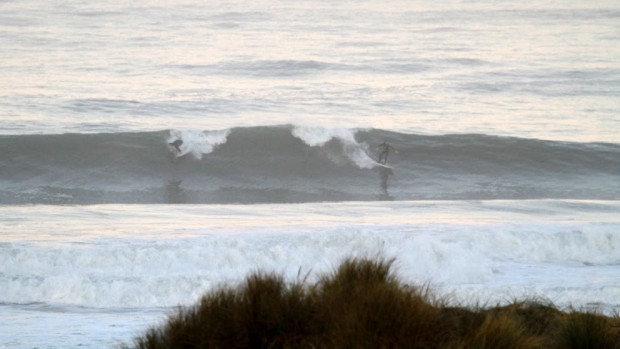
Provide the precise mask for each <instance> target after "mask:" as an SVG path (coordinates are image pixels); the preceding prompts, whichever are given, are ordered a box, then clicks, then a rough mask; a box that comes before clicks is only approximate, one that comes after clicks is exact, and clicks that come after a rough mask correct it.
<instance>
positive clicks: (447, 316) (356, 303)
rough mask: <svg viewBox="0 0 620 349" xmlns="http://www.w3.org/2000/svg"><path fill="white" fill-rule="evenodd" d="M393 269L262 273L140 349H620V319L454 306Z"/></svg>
mask: <svg viewBox="0 0 620 349" xmlns="http://www.w3.org/2000/svg"><path fill="white" fill-rule="evenodd" d="M392 266H393V260H383V259H374V260H373V259H367V258H361V259H347V260H345V261H344V262H343V263H342V264H341V265H340V266H339V267H338V268H337V269H336V270H335V271H334V272H333V273H331V274H328V275H325V276H323V277H320V278H319V279H318V281H317V282H316V283H314V284H307V283H306V282H305V280H302V281H298V282H294V283H287V282H285V281H284V279H283V278H282V277H281V276H278V275H275V274H267V273H260V272H259V273H253V274H251V275H249V276H248V277H247V278H246V280H245V281H244V282H243V283H242V284H240V285H239V286H237V287H222V288H219V289H217V290H214V291H212V292H209V293H207V294H205V295H204V296H203V297H202V299H201V300H200V302H199V303H198V304H197V305H195V306H193V307H186V308H179V309H178V311H177V312H176V313H175V314H173V315H171V316H170V318H169V319H168V321H167V323H166V324H165V325H164V326H162V327H160V328H152V329H150V330H148V331H147V332H146V333H145V334H144V335H143V336H141V337H139V338H137V339H136V340H135V343H134V348H139V349H147V348H148V349H160V348H167V349H174V348H445V349H447V348H457V349H484V348H489V349H490V348H508V349H530V348H531V349H536V348H603V349H605V348H613V349H620V344H619V343H620V318H618V317H617V316H616V317H605V316H602V315H598V314H594V313H588V312H575V311H573V312H570V313H565V312H562V311H560V310H559V309H557V308H556V307H555V306H553V305H552V304H551V303H550V302H546V301H542V300H526V301H513V302H512V303H511V304H508V305H504V306H496V307H486V308H484V307H479V308H476V309H470V308H466V307H454V306H449V305H448V302H446V301H445V300H441V299H438V298H437V297H435V296H434V295H433V294H432V292H431V291H430V289H429V288H428V287H427V286H421V287H415V286H409V285H406V284H404V283H402V282H400V281H399V280H398V278H397V277H396V276H395V275H394V273H393V272H392Z"/></svg>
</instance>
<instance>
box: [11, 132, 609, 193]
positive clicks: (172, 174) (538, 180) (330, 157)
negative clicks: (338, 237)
mask: <svg viewBox="0 0 620 349" xmlns="http://www.w3.org/2000/svg"><path fill="white" fill-rule="evenodd" d="M175 139H182V140H183V141H184V143H183V144H182V145H181V153H180V157H178V158H175V157H174V156H173V155H172V153H171V152H170V149H169V147H168V145H167V143H168V142H172V141H173V140H175ZM384 141H387V142H388V143H389V144H391V145H392V146H394V148H395V151H392V152H391V153H390V155H389V159H388V165H390V167H391V168H385V167H382V166H380V165H379V164H378V163H377V162H376V160H377V153H378V146H379V145H380V144H381V143H382V142H384ZM0 148H1V149H3V151H2V154H0V203H1V204H99V203H240V204H250V203H294V202H315V201H353V200H358V201H366V200H426V199H434V200H438V199H439V200H490V199H512V200H514V199H545V198H553V199H598V200H618V199H620V145H617V144H610V143H569V142H554V141H542V140H535V139H523V138H509V137H495V136H487V135H477V134H471V135H443V136H425V135H413V134H403V133H396V132H389V131H385V130H379V129H370V130H354V129H327V128H321V127H298V126H290V125H286V126H265V127H249V128H233V129H229V130H217V131H191V130H168V131H160V132H142V133H110V134H62V135H16V136H0Z"/></svg>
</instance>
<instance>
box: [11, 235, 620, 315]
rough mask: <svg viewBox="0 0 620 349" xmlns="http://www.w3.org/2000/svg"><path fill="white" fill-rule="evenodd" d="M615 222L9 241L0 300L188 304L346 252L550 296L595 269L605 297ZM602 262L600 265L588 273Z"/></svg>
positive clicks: (320, 264) (459, 280) (330, 261)
mask: <svg viewBox="0 0 620 349" xmlns="http://www.w3.org/2000/svg"><path fill="white" fill-rule="evenodd" d="M615 228H616V227H606V226H597V225H582V226H575V227H573V226H567V225H564V224H559V225H558V224H553V225H551V224H550V225H530V224H526V223H524V224H521V225H511V224H507V225H506V224H501V225H485V226H478V225H474V226H471V225H454V224H422V225H381V224H373V225H368V224H360V225H356V224H350V223H347V224H346V225H339V224H331V225H329V226H321V227H306V228H303V227H302V228H291V227H280V228H276V227H272V228H258V229H253V228H250V229H247V228H244V229H243V231H241V232H240V231H233V230H224V231H222V230H218V231H211V230H204V229H197V230H194V231H192V233H191V234H187V233H188V232H187V231H186V230H184V229H181V230H176V231H161V232H160V233H159V235H160V236H159V237H158V238H154V237H153V236H149V237H148V238H144V239H143V238H140V237H139V235H138V236H133V237H131V236H124V237H117V238H106V239H98V240H95V241H91V242H80V243H63V244H58V245H48V244H38V243H36V244H24V243H15V244H11V245H10V246H6V245H5V247H3V250H4V251H3V252H2V253H0V265H2V266H3V267H4V270H5V275H4V277H2V278H0V288H1V289H2V290H3V299H2V302H5V303H18V304H27V303H39V302H41V303H48V304H50V303H51V304H70V305H79V306H88V307H159V306H175V305H177V304H189V303H192V302H194V301H196V300H197V299H198V298H199V297H200V295H201V294H202V293H203V292H205V291H206V290H208V289H212V288H213V287H215V286H217V285H219V284H221V283H222V282H231V281H239V280H241V279H242V278H244V277H245V276H246V275H247V273H249V272H251V271H253V270H257V269H261V270H270V271H275V272H278V273H284V274H285V275H286V276H287V277H288V278H295V277H296V275H297V273H298V272H299V270H300V269H301V270H302V272H303V273H304V274H305V273H307V272H310V271H311V272H312V275H313V276H316V275H317V274H320V273H324V272H329V271H330V270H332V269H333V268H334V267H335V266H336V265H337V264H338V263H339V261H341V260H342V259H343V258H345V257H347V256H386V257H388V258H389V257H395V258H396V267H397V271H398V273H399V274H400V275H402V276H403V277H404V279H405V280H406V281H408V282H413V283H418V284H419V283H424V282H431V283H432V284H433V285H436V286H438V287H442V288H446V289H455V290H459V289H460V288H462V287H464V288H465V289H469V288H472V287H473V289H476V290H482V289H485V288H488V290H487V291H489V290H492V289H494V288H496V289H498V290H501V291H504V290H505V289H506V288H510V285H513V286H514V285H519V284H523V282H524V280H525V284H523V287H527V286H532V287H534V286H536V287H537V289H536V290H537V291H538V292H540V293H542V294H547V293H549V292H550V293H551V294H555V293H554V292H557V289H559V288H562V287H566V286H567V285H569V284H576V283H579V282H582V281H581V280H578V279H579V278H580V277H582V276H583V275H589V274H592V275H598V276H597V278H595V279H593V280H590V281H589V282H588V283H587V284H583V285H581V286H580V287H581V288H582V289H583V291H584V292H586V293H587V294H588V295H589V294H591V293H594V292H593V290H594V289H599V288H600V289H602V291H601V293H600V295H599V296H598V297H594V298H593V299H591V300H590V301H594V302H601V303H605V302H607V303H612V304H613V302H614V298H613V297H614V296H615V295H616V294H617V293H618V292H619V290H620V289H619V286H618V285H617V284H614V282H613V280H615V278H614V277H613V275H612V274H613V273H614V272H613V270H611V269H610V270H607V269H605V268H607V266H608V265H609V264H613V263H618V262H619V261H620V252H619V251H620V237H618V234H614V233H613V230H614V229H615ZM588 268H589V269H588ZM600 268H603V269H605V270H607V272H606V274H605V273H603V274H600V273H599V274H596V273H597V270H599V269H600ZM586 272H587V273H586ZM584 273H585V274H584ZM616 276H617V277H620V272H616ZM527 280H529V281H530V282H531V285H529V284H528V283H527ZM603 287H607V288H606V289H603ZM496 293H497V292H496ZM570 300H571V299H570V297H569V299H562V301H570ZM574 300H582V299H581V298H576V299H574Z"/></svg>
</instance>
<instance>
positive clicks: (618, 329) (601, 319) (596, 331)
mask: <svg viewBox="0 0 620 349" xmlns="http://www.w3.org/2000/svg"><path fill="white" fill-rule="evenodd" d="M557 347H558V348H578V349H614V348H620V322H619V321H618V319H617V318H616V321H615V324H614V323H613V321H612V319H610V318H608V317H605V316H602V315H600V314H596V313H588V312H586V313H581V312H576V311H572V312H570V313H569V314H568V315H567V316H565V317H564V318H563V319H562V323H561V326H560V329H559V331H558V346H557Z"/></svg>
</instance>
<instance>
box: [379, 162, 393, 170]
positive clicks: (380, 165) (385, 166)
mask: <svg viewBox="0 0 620 349" xmlns="http://www.w3.org/2000/svg"><path fill="white" fill-rule="evenodd" d="M375 164H376V165H377V166H379V167H383V168H389V169H392V168H393V167H392V166H388V165H384V164H382V163H380V162H375Z"/></svg>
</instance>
